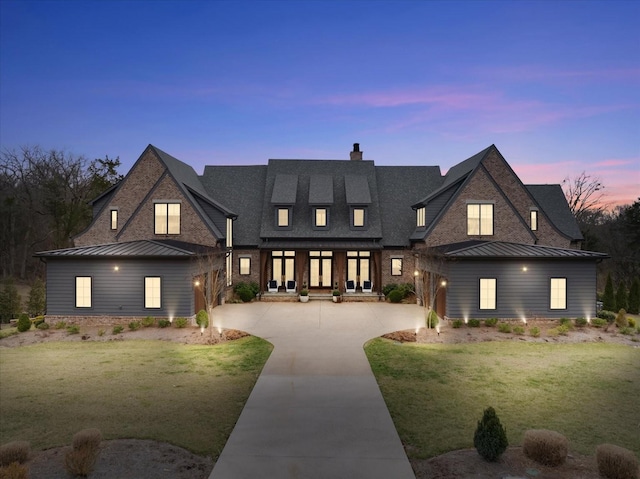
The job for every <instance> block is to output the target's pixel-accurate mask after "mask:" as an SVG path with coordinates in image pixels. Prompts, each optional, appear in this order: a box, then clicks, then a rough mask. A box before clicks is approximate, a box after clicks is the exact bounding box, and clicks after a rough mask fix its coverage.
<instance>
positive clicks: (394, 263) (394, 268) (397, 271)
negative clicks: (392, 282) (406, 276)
mask: <svg viewBox="0 0 640 479" xmlns="http://www.w3.org/2000/svg"><path fill="white" fill-rule="evenodd" d="M391 276H402V258H391Z"/></svg>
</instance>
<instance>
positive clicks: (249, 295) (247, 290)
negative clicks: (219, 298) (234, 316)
mask: <svg viewBox="0 0 640 479" xmlns="http://www.w3.org/2000/svg"><path fill="white" fill-rule="evenodd" d="M254 284H255V286H254ZM233 291H234V292H235V293H236V294H237V295H238V297H239V298H240V300H242V302H243V303H248V302H250V301H251V300H252V299H253V298H255V297H256V294H258V291H259V288H258V284H257V283H250V284H248V283H245V282H243V281H240V282H238V283H236V285H235V286H234V287H233Z"/></svg>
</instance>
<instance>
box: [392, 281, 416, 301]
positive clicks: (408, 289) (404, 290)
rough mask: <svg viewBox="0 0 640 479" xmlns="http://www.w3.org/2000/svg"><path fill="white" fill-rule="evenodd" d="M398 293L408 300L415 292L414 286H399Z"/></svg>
mask: <svg viewBox="0 0 640 479" xmlns="http://www.w3.org/2000/svg"><path fill="white" fill-rule="evenodd" d="M396 289H397V290H398V291H400V293H401V294H402V298H403V299H404V298H406V297H407V296H409V295H410V294H412V293H413V292H414V289H413V284H411V283H402V284H399V285H398V287H397V288H396Z"/></svg>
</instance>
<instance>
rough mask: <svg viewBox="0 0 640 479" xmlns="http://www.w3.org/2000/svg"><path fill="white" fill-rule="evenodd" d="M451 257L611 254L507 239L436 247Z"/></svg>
mask: <svg viewBox="0 0 640 479" xmlns="http://www.w3.org/2000/svg"><path fill="white" fill-rule="evenodd" d="M436 249H437V250H438V251H440V252H441V253H443V254H444V255H445V256H446V257H449V258H469V259H471V258H475V259H496V258H510V259H517V258H565V259H605V258H608V257H609V255H607V254H605V253H596V252H593V251H585V250H580V249H570V248H555V247H552V246H541V245H533V244H521V243H509V242H505V241H465V242H463V243H453V244H448V245H442V246H439V247H437V248H436Z"/></svg>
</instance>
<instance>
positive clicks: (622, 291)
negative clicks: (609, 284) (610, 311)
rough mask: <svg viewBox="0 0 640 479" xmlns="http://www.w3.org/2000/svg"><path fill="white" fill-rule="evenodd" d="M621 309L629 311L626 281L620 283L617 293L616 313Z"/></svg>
mask: <svg viewBox="0 0 640 479" xmlns="http://www.w3.org/2000/svg"><path fill="white" fill-rule="evenodd" d="M621 309H625V310H626V309H627V286H626V285H625V284H624V281H620V282H618V289H617V291H616V309H615V311H619V310H621Z"/></svg>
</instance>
